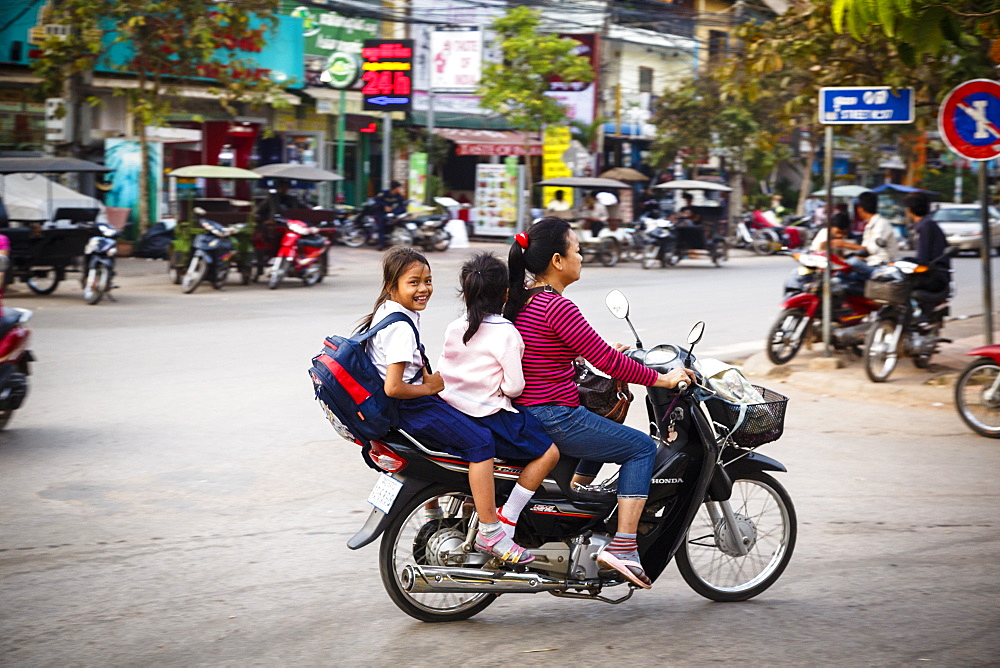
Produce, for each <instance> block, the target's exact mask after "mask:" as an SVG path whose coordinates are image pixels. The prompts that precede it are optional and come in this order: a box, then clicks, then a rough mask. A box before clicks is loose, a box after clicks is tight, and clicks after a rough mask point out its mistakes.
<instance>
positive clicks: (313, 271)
mask: <svg viewBox="0 0 1000 668" xmlns="http://www.w3.org/2000/svg"><path fill="white" fill-rule="evenodd" d="M285 225H286V226H287V230H286V231H285V236H284V237H282V239H281V247H280V248H279V249H278V254H277V255H275V256H274V259H273V260H271V273H270V276H268V281H267V287H268V288H270V289H271V290H274V289H275V288H277V287H278V285H279V284H280V283H281V280H282V279H283V278H284V277H285V276H286V275H287V276H291V277H292V278H301V279H302V282H303V283H305V284H306V285H316V284H317V283H322V282H323V278H324V277H325V276H326V269H327V261H328V258H327V251H328V250H329V248H330V240H329V239H327V238H326V237H325V236H323V235H321V234H320V233H319V228H317V227H309V226H308V225H306V224H305V223H303V222H302V221H301V220H288V221H285Z"/></svg>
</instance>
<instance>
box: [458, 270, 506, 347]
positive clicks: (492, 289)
mask: <svg viewBox="0 0 1000 668" xmlns="http://www.w3.org/2000/svg"><path fill="white" fill-rule="evenodd" d="M507 280H508V279H507V267H505V266H504V263H503V261H502V260H500V258H498V257H497V256H495V255H493V253H476V254H475V255H474V256H472V258H471V259H470V260H468V261H467V262H466V263H465V264H463V265H462V271H461V272H460V274H459V284H460V285H461V286H462V289H461V293H462V297H463V298H464V299H465V309H466V320H468V323H469V326H468V328H467V329H466V330H465V334H464V335H462V343H465V344H468V343H469V340H470V339H472V337H473V336H475V334H476V332H478V331H479V326H480V325H481V324H482V323H483V319H484V318H485V317H486V316H488V315H492V314H494V313H499V312H500V310H501V309H502V308H503V303H504V298H505V297H506V296H507Z"/></svg>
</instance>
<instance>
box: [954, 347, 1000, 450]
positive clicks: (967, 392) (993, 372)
mask: <svg viewBox="0 0 1000 668" xmlns="http://www.w3.org/2000/svg"><path fill="white" fill-rule="evenodd" d="M955 406H956V407H957V408H958V414H959V415H961V416H962V420H963V421H964V422H965V424H967V425H968V426H969V428H970V429H972V431H974V432H976V433H977V434H979V435H980V436H987V437H989V438H1000V363H997V362H994V361H993V360H991V359H989V358H986V357H980V358H979V359H977V360H974V361H973V362H972V363H971V364H969V366H967V367H965V370H964V371H962V374H961V375H960V376H959V377H958V380H957V381H955Z"/></svg>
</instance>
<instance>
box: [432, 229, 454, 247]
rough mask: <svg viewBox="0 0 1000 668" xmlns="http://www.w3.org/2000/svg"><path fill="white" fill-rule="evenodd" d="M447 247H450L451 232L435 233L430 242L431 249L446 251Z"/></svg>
mask: <svg viewBox="0 0 1000 668" xmlns="http://www.w3.org/2000/svg"><path fill="white" fill-rule="evenodd" d="M448 246H451V232H448V231H447V230H438V231H436V232H435V233H434V237H433V238H432V240H431V247H432V248H433V249H434V250H436V251H446V250H448Z"/></svg>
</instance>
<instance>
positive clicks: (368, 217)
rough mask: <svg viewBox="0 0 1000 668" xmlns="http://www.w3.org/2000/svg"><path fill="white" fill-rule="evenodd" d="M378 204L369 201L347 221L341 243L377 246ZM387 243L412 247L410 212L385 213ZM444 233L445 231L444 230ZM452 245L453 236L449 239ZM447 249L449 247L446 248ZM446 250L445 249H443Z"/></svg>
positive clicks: (350, 246) (354, 245)
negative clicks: (408, 227) (408, 224)
mask: <svg viewBox="0 0 1000 668" xmlns="http://www.w3.org/2000/svg"><path fill="white" fill-rule="evenodd" d="M380 206H381V205H380V204H378V202H376V201H375V200H374V199H369V200H368V201H367V202H365V203H364V205H363V206H362V207H361V210H360V211H359V212H358V213H357V214H355V216H354V217H353V218H352V219H350V220H348V221H346V222H345V223H344V225H343V226H342V227H341V230H340V241H341V243H343V244H344V245H345V246H347V247H348V248H360V247H361V246H365V245H368V246H375V245H377V244H378V216H379V215H380V212H379V207H380ZM382 215H384V216H385V243H386V245H387V246H412V245H413V242H414V239H415V235H414V233H412V232H411V231H410V230H409V229H407V227H406V223H407V221H409V220H410V219H411V218H412V214H410V213H409V212H404V213H399V214H395V213H385V214H382ZM442 231H443V230H442ZM448 243H451V236H450V235H449V237H448ZM446 247H447V246H446ZM441 250H444V249H441Z"/></svg>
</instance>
